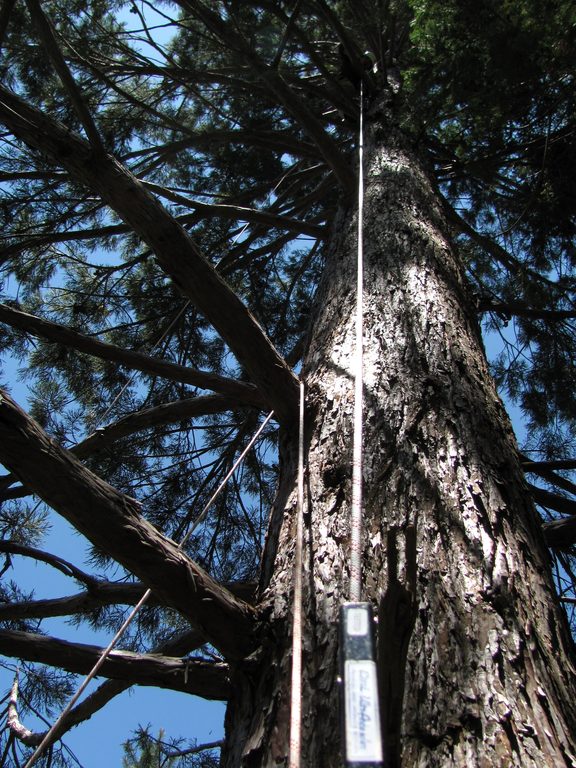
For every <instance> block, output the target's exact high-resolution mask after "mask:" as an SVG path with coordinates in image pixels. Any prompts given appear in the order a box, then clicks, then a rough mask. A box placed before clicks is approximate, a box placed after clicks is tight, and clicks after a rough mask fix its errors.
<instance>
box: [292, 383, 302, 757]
mask: <svg viewBox="0 0 576 768" xmlns="http://www.w3.org/2000/svg"><path fill="white" fill-rule="evenodd" d="M303 523H304V382H302V381H301V382H300V410H299V418H298V498H297V504H296V543H295V551H294V595H293V610H292V680H291V691H290V697H291V698H290V757H289V761H288V768H300V752H301V743H302V565H303V558H302V550H303V538H304V536H303V530H304V524H303Z"/></svg>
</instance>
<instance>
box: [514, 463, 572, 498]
mask: <svg viewBox="0 0 576 768" xmlns="http://www.w3.org/2000/svg"><path fill="white" fill-rule="evenodd" d="M520 460H521V461H522V467H523V469H524V472H528V473H530V474H534V475H539V476H540V477H543V478H544V479H545V480H548V482H549V483H552V484H553V485H555V486H557V487H558V488H562V489H563V490H564V491H568V493H571V494H573V495H574V496H576V484H574V483H573V482H572V481H571V480H567V479H566V478H565V477H562V475H558V474H556V472H554V471H553V470H554V469H574V468H575V467H574V466H570V463H571V462H570V461H559V462H554V461H549V462H547V461H530V459H528V457H527V456H523V455H522V454H520ZM572 464H574V462H572Z"/></svg>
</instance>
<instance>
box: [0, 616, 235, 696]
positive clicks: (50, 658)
mask: <svg viewBox="0 0 576 768" xmlns="http://www.w3.org/2000/svg"><path fill="white" fill-rule="evenodd" d="M0 653H2V654H4V655H7V656H12V657H16V658H20V659H25V660H26V661H35V662H39V663H41V664H49V665H51V666H54V667H59V668H60V669H65V670H67V671H68V672H74V673H76V674H80V675H85V674H87V673H88V672H90V670H91V669H92V667H93V666H94V664H95V663H96V662H97V661H98V659H99V658H100V656H101V655H102V648H100V647H99V646H96V645H86V644H84V643H70V642H68V641H67V640H60V639H57V638H54V637H46V636H45V635H37V634H33V633H31V632H18V631H16V630H9V629H4V630H0ZM100 672H101V674H102V675H104V676H105V677H109V678H111V679H113V680H126V681H129V682H130V683H131V684H135V685H145V686H155V687H157V688H168V689H170V690H172V691H182V692H183V693H190V694H194V695H196V696H202V698H205V699H215V700H218V701H223V700H226V699H227V698H228V694H229V691H230V689H229V682H228V665H227V664H224V663H223V662H213V661H204V660H201V659H178V658H175V657H171V656H162V655H160V654H148V653H134V652H132V651H111V652H110V654H109V655H108V657H107V659H106V661H105V662H104V664H103V665H102V667H101V669H100Z"/></svg>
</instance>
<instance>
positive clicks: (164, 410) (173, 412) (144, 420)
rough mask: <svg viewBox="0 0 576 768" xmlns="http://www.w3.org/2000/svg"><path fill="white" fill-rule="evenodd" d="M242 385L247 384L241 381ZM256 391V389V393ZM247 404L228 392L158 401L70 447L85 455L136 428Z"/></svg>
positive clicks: (227, 409) (172, 421) (76, 453)
mask: <svg viewBox="0 0 576 768" xmlns="http://www.w3.org/2000/svg"><path fill="white" fill-rule="evenodd" d="M240 386H246V385H244V384H240ZM254 394H256V393H254ZM245 405H247V403H244V402H240V403H239V402H238V399H237V398H236V397H228V396H226V395H206V396H205V397H191V398H189V399H186V400H176V401H174V402H173V403H166V404H164V405H157V406H155V407H154V408H147V409H146V410H143V411H136V412H135V413H131V414H129V415H128V416H124V418H122V419H119V420H118V421H115V422H114V423H113V424H109V425H108V426H105V427H101V428H99V429H97V430H96V431H95V432H93V433H92V434H91V435H88V437H87V438H86V439H85V440H82V442H80V443H78V444H77V445H75V446H74V447H73V448H71V449H70V450H71V451H72V453H73V454H74V455H75V456H78V457H79V458H84V457H85V456H91V455H92V454H94V453H98V451H101V450H104V449H105V448H108V447H109V446H110V445H112V444H113V443H114V442H116V440H120V439H121V438H123V437H127V436H128V435H133V434H134V433H135V432H140V431H141V430H143V429H149V428H150V427H160V426H162V425H164V424H174V423H175V422H178V421H185V420H187V419H193V418H195V417H197V416H208V415H209V414H213V413H222V412H223V411H230V410H232V409H236V408H241V407H243V406H245Z"/></svg>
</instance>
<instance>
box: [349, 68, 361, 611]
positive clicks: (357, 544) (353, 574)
mask: <svg viewBox="0 0 576 768" xmlns="http://www.w3.org/2000/svg"><path fill="white" fill-rule="evenodd" d="M363 134H364V89H363V85H362V82H360V128H359V138H358V256H357V275H356V351H355V357H354V415H353V424H354V434H353V448H352V508H351V512H350V600H351V601H352V602H359V601H360V599H361V594H362V455H363V430H362V415H363V394H364V393H363V378H364V377H363V350H362V342H363V336H364V323H363V313H364V306H363V290H364V247H363V240H362V233H363V226H364V221H363V219H364V135H363Z"/></svg>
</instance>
